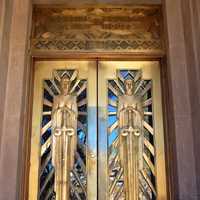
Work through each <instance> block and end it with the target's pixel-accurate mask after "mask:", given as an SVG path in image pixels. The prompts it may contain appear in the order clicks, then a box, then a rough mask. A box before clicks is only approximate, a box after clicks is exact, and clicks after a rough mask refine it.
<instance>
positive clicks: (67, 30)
mask: <svg viewBox="0 0 200 200" xmlns="http://www.w3.org/2000/svg"><path fill="white" fill-rule="evenodd" d="M161 18H162V17H161V11H160V7H157V6H151V7H147V6H142V7H141V6H140V7H138V6H137V7H134V6H123V7H116V6H109V7H105V6H104V7H102V6H101V7H91V6H88V7H82V8H62V7H54V8H52V7H35V8H34V10H33V33H32V50H33V51H39V52H40V51H59V52H62V51H64V52H77V51H78V52H101V51H103V52H137V53H141V52H144V53H155V52H156V53H157V52H162V50H163V45H162V37H161V21H162V20H161Z"/></svg>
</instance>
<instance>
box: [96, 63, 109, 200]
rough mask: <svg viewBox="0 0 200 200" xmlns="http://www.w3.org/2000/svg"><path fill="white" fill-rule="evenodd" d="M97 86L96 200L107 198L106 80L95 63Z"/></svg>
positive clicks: (105, 199)
mask: <svg viewBox="0 0 200 200" xmlns="http://www.w3.org/2000/svg"><path fill="white" fill-rule="evenodd" d="M97 72H98V77H97V80H98V82H97V86H98V89H97V90H98V200H107V199H108V186H109V184H108V170H109V169H108V158H107V156H108V154H107V149H108V137H107V81H106V77H105V74H104V73H103V70H102V66H100V63H99V62H98V63H97Z"/></svg>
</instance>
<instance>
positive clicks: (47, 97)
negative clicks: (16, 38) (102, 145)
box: [29, 61, 97, 200]
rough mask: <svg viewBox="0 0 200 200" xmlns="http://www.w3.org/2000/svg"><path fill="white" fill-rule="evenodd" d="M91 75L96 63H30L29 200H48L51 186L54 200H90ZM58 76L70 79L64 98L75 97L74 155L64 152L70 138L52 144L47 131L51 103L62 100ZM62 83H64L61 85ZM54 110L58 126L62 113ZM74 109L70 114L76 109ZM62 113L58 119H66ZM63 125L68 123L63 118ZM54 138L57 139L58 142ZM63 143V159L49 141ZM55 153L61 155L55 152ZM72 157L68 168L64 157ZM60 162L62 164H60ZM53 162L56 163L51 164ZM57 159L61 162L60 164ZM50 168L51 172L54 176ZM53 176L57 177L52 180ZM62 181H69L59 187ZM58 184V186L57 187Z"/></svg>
mask: <svg viewBox="0 0 200 200" xmlns="http://www.w3.org/2000/svg"><path fill="white" fill-rule="evenodd" d="M96 74H97V73H96V62H94V61H38V62H36V63H35V80H34V101H33V120H32V123H33V124H32V140H31V141H32V144H31V160H30V178H29V200H36V199H40V200H49V199H54V198H55V188H56V191H57V194H56V199H58V200H64V199H65V200H66V199H68V198H70V199H78V200H80V199H88V200H89V199H90V200H95V199H96V197H97V185H96V182H97V181H96V180H97V169H96V168H97V160H96V159H97V134H96V133H97V126H96V121H97V119H96V118H97V112H96V110H97V105H96V97H97V94H96V81H97V80H96ZM63 77H65V79H66V80H67V81H70V88H69V95H68V96H74V97H75V96H76V103H75V104H76V106H77V123H75V126H76V125H77V130H76V132H77V138H76V140H77V148H76V152H75V154H73V153H72V152H73V149H72V150H71V153H70V148H72V146H70V144H69V143H70V142H71V143H72V139H71V140H70V139H69V138H73V137H65V138H61V137H60V136H57V137H55V138H57V139H55V140H53V141H52V137H53V135H54V132H53V130H54V129H55V128H53V126H54V125H53V124H55V123H54V122H55V119H52V116H55V115H52V113H53V112H54V111H53V110H54V109H53V107H55V106H54V105H55V101H58V100H55V99H59V97H62V96H63V95H62V91H61V89H63V88H61V82H62V80H63ZM64 84H66V83H65V82H64ZM61 99H62V98H61ZM68 102H69V101H68ZM68 104H69V103H68ZM61 105H62V102H61V104H59V106H58V107H61ZM76 106H74V107H76ZM68 107H69V105H67V106H66V107H64V110H67V108H68ZM60 110H61V111H60ZM60 110H59V109H57V111H58V112H57V116H58V117H57V121H58V124H59V112H62V108H61V109H60ZM74 111H75V115H76V108H75V110H74ZM72 112H73V109H72ZM54 113H55V112H54ZM63 113H64V114H63V116H65V115H66V118H67V117H68V118H69V116H70V115H68V113H67V112H63ZM54 118H55V117H54ZM88 122H89V123H88ZM61 123H62V122H61ZM67 123H70V122H69V120H68V121H67ZM73 123H74V122H73ZM57 126H59V125H57ZM61 126H64V125H61ZM67 126H68V125H67V124H66V127H67ZM75 129H76V128H75ZM66 132H67V130H66ZM57 133H59V131H58V132H57ZM63 133H65V132H62V133H61V134H60V135H64V134H63ZM57 135H58V134H57ZM58 138H61V140H59V139H58ZM67 139H68V143H66V145H68V149H67V148H66V149H64V150H65V151H66V155H65V156H63V150H62V149H58V148H57V149H56V148H55V147H54V146H55V145H53V144H52V143H53V142H54V141H56V142H61V143H60V144H62V142H63V141H64V142H65V141H66V140H67ZM54 143H55V142H54ZM57 146H59V145H57ZM60 146H61V145H60ZM75 146H76V145H75ZM54 148H55V149H54ZM60 150H61V152H59V151H60ZM55 154H56V155H55ZM72 154H73V155H74V157H75V162H74V164H73V167H71V168H70V169H69V163H67V162H68V160H69V159H68V158H70V155H71V156H73V155H72ZM54 157H55V159H54ZM64 159H65V160H66V162H64V161H62V160H64ZM53 160H56V161H54V162H55V163H54V164H53ZM59 160H61V162H60V163H59ZM55 166H56V167H55ZM55 170H57V174H56V173H55ZM69 170H70V171H71V172H70V173H68V174H67V173H66V172H67V171H69ZM63 173H64V174H63ZM65 173H66V175H65ZM56 177H58V178H57V181H56ZM66 178H69V179H70V183H65V184H64V182H65V180H64V179H66ZM60 182H63V183H62V184H60ZM66 182H67V181H66ZM55 184H57V187H54V185H55ZM67 187H70V193H71V194H70V197H69V196H67V195H68V193H69V192H67ZM63 188H64V189H63ZM61 190H62V191H61ZM65 190H66V191H65Z"/></svg>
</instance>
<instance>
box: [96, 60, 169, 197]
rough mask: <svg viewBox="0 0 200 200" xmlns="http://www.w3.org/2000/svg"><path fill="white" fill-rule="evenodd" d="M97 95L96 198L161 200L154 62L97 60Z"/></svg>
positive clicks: (160, 140)
mask: <svg viewBox="0 0 200 200" xmlns="http://www.w3.org/2000/svg"><path fill="white" fill-rule="evenodd" d="M130 87H131V88H130ZM128 88H129V89H128ZM127 90H129V91H127ZM128 92H129V93H128ZM98 97H99V99H98V114H99V117H98V134H99V137H98V147H99V154H98V155H99V162H98V172H99V173H98V184H99V185H98V186H99V197H100V200H105V199H109V200H118V199H126V200H136V199H137V200H138V199H142V200H143V199H145V200H150V199H159V200H161V199H166V198H167V197H166V185H165V184H166V176H165V159H164V135H163V119H162V106H161V88H160V73H159V63H158V62H124V61H121V62H118V61H113V62H111V61H104V62H100V63H99V66H98ZM130 99H131V101H130ZM140 105H141V106H140ZM120 109H121V110H120ZM121 111H122V112H121ZM126 112H128V113H126ZM121 113H123V116H122V117H121ZM137 113H138V114H137ZM138 119H139V121H138ZM140 121H141V122H140ZM123 126H124V127H125V128H124V127H123ZM135 128H136V131H135ZM123 131H125V132H124V133H125V134H123Z"/></svg>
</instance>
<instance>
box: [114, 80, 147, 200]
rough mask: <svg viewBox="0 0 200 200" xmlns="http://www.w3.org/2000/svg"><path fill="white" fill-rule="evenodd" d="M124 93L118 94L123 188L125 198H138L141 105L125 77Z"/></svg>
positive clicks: (131, 84)
mask: <svg viewBox="0 0 200 200" xmlns="http://www.w3.org/2000/svg"><path fill="white" fill-rule="evenodd" d="M124 84H125V94H124V95H122V96H119V102H118V118H119V131H120V134H119V154H120V164H121V167H122V168H123V171H124V186H125V187H124V188H125V199H126V200H138V199H139V197H138V196H139V194H138V189H139V188H138V184H139V180H138V178H139V176H138V173H139V170H140V169H141V168H142V151H143V150H142V149H143V148H142V140H143V139H142V138H143V133H142V127H143V125H142V121H143V114H142V105H141V101H140V99H139V98H138V97H136V96H135V95H134V94H133V88H134V82H133V80H131V79H127V80H125V82H124Z"/></svg>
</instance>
